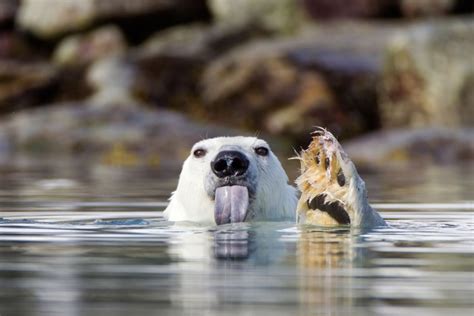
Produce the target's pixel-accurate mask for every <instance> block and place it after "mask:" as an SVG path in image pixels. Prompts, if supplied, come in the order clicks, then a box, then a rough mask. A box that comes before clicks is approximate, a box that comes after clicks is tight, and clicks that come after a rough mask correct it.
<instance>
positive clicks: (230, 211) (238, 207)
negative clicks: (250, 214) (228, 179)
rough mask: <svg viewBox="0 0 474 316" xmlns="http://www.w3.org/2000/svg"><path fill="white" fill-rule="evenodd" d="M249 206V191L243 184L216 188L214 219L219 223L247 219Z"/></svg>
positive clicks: (237, 221)
mask: <svg viewBox="0 0 474 316" xmlns="http://www.w3.org/2000/svg"><path fill="white" fill-rule="evenodd" d="M248 207H249V191H248V190H247V188H246V187H244V186H241V185H233V186H226V187H220V188H217V189H216V198H215V207H214V219H215V220H216V224H217V225H222V224H227V223H239V222H243V221H244V220H245V217H246V216H247V210H248Z"/></svg>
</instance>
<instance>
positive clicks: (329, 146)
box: [296, 128, 384, 227]
mask: <svg viewBox="0 0 474 316" xmlns="http://www.w3.org/2000/svg"><path fill="white" fill-rule="evenodd" d="M298 159H299V160H300V161H301V175H300V176H299V177H298V179H297V180H296V184H297V185H298V188H299V190H300V191H301V197H300V200H299V202H298V208H297V217H298V222H299V223H304V224H316V225H321V226H337V225H352V226H364V227H367V226H378V225H383V224H384V221H383V219H382V218H381V217H380V215H379V214H378V213H377V212H376V211H374V210H373V209H372V208H371V207H370V205H369V203H368V200H367V191H366V189H365V183H364V181H363V180H362V179H361V178H360V176H359V175H358V173H357V170H356V168H355V166H354V164H353V163H352V161H351V160H350V159H349V157H348V156H347V154H346V153H345V152H344V150H343V149H342V147H341V145H340V144H339V142H338V141H337V140H336V138H335V137H334V136H333V135H332V134H331V133H330V132H328V131H327V130H325V129H322V128H319V129H318V130H316V131H315V132H314V133H313V139H312V141H311V143H310V145H309V147H308V148H307V149H306V150H303V151H302V152H301V153H300V154H299V156H298Z"/></svg>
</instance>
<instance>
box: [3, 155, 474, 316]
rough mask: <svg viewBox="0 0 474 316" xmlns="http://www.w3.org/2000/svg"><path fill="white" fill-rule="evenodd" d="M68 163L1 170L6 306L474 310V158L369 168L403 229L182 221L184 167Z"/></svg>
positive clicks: (69, 310)
mask: <svg viewBox="0 0 474 316" xmlns="http://www.w3.org/2000/svg"><path fill="white" fill-rule="evenodd" d="M63 163H64V164H65V166H64V168H62V167H61V166H56V167H54V168H53V167H51V166H50V165H49V163H45V165H33V166H30V165H28V164H25V165H23V164H22V162H21V163H20V165H16V166H13V167H7V168H6V167H3V169H2V168H1V167H0V179H1V181H0V314H1V315H8V316H10V315H86V314H87V315H114V316H117V315H135V314H146V315H150V314H159V315H176V314H189V315H249V314H262V315H266V314H270V313H271V314H272V316H276V315H311V314H315V315H321V314H322V315H372V314H373V315H400V314H413V315H443V316H444V315H446V314H451V315H472V308H473V306H472V297H473V294H474V289H473V286H472V284H474V280H473V271H472V267H473V265H474V259H473V258H474V257H473V256H472V254H473V252H474V234H473V231H474V220H473V207H472V196H471V195H472V193H471V192H473V189H474V184H473V183H472V177H470V178H469V175H472V169H469V168H467V169H466V168H465V166H463V170H464V174H465V175H466V177H462V178H461V177H459V179H458V182H456V181H455V180H453V179H451V178H450V179H448V180H449V181H446V179H445V177H446V175H447V174H451V175H452V174H461V172H460V171H456V172H454V173H453V170H457V169H456V168H454V169H453V167H449V168H447V169H446V170H447V171H446V170H445V171H442V170H439V171H436V172H435V171H432V172H428V171H426V170H421V171H420V172H417V173H409V172H395V173H391V172H390V171H387V170H384V171H383V172H380V173H378V172H374V173H371V174H368V175H364V178H365V179H366V181H367V183H368V185H369V189H370V196H371V197H374V200H375V201H376V202H378V203H380V204H381V205H382V204H383V208H384V209H383V212H382V214H383V216H384V217H386V218H387V219H388V222H389V223H390V226H389V227H386V228H382V229H377V230H374V231H370V232H360V231H357V230H354V229H334V228H331V229H330V228H325V229H322V228H315V227H309V226H296V225H295V224H294V223H252V224H248V223H240V224H232V225H224V226H220V227H200V226H193V225H190V224H179V225H173V224H171V223H168V222H165V221H164V220H163V218H162V217H161V213H160V212H159V210H162V209H163V208H164V205H166V198H167V197H168V195H169V191H170V190H172V189H173V188H174V187H175V182H176V179H175V178H174V177H175V173H174V172H170V171H167V170H161V169H157V170H151V171H150V170H140V169H130V170H113V169H107V168H100V167H97V168H90V167H87V166H85V165H81V164H80V163H75V162H71V163H69V164H66V163H65V162H61V164H63ZM469 170H471V171H469ZM470 172H471V173H470ZM400 174H402V175H403V177H401V176H400ZM157 179H159V180H160V181H157ZM45 180H47V181H45ZM65 180H66V181H65ZM443 181H444V182H443ZM436 182H438V183H449V185H448V186H447V187H446V192H447V193H446V192H444V191H442V190H441V189H440V188H439V187H436V186H435V183H436ZM423 183H429V185H427V186H426V187H423ZM415 184H416V185H415ZM420 186H421V188H420ZM404 188H405V189H404ZM428 188H429V189H428ZM443 192H444V193H443ZM425 193H426V195H425V196H423V194H425ZM433 195H435V196H433ZM450 197H452V198H450ZM423 198H424V199H423ZM393 201H396V204H392V203H391V202H393ZM418 202H424V203H438V204H436V209H433V208H431V207H432V204H420V203H418ZM406 203H410V204H406Z"/></svg>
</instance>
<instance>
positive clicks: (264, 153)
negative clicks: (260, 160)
mask: <svg viewBox="0 0 474 316" xmlns="http://www.w3.org/2000/svg"><path fill="white" fill-rule="evenodd" d="M255 153H256V154H257V155H259V156H268V149H267V148H265V147H257V148H255Z"/></svg>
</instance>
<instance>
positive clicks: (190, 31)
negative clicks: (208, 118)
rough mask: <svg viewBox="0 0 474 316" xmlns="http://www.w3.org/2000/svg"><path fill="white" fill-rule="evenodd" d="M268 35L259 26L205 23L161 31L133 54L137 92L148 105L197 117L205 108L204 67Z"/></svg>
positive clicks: (135, 88) (131, 58)
mask: <svg viewBox="0 0 474 316" xmlns="http://www.w3.org/2000/svg"><path fill="white" fill-rule="evenodd" d="M267 34H268V33H267V32H265V31H263V30H261V29H260V28H258V27H248V26H243V27H234V26H228V25H205V24H190V25H183V26H177V27H173V28H170V29H167V30H164V31H160V32H158V33H156V34H154V35H153V36H151V37H150V38H149V39H148V40H147V41H146V42H145V43H143V44H142V45H140V46H139V47H138V48H136V49H135V50H134V51H133V52H132V53H131V56H130V60H132V63H133V64H134V65H135V66H136V75H137V77H136V80H135V85H134V92H133V93H134V95H138V96H140V98H141V100H142V101H144V102H146V103H150V102H152V103H155V104H158V105H159V106H166V107H169V108H173V109H179V110H181V111H185V112H187V113H192V114H193V115H194V114H196V112H199V111H201V110H202V109H203V107H202V106H201V101H200V94H199V89H200V87H199V86H198V82H199V78H200V76H201V73H202V70H203V68H204V66H205V65H206V64H207V63H209V62H211V61H212V60H214V59H215V58H217V57H218V56H220V55H222V54H224V53H226V52H228V51H229V50H231V49H232V48H234V47H236V46H239V45H242V44H243V43H245V42H249V41H250V40H252V39H255V38H259V37H262V36H265V35H267ZM198 116H199V115H198Z"/></svg>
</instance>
